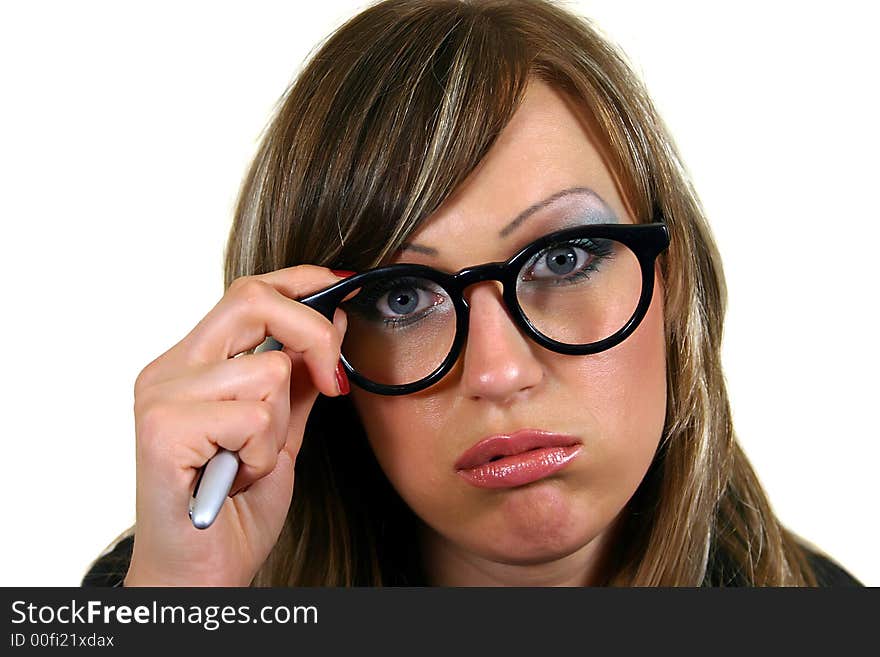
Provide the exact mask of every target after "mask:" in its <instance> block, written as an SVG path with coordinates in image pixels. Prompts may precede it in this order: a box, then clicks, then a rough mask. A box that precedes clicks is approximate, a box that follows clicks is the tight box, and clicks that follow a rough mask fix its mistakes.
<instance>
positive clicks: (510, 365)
mask: <svg viewBox="0 0 880 657" xmlns="http://www.w3.org/2000/svg"><path fill="white" fill-rule="evenodd" d="M464 295H465V299H466V300H467V302H468V306H469V307H470V319H469V322H468V335H467V342H466V344H465V347H464V355H463V359H462V361H463V362H462V372H461V385H462V387H463V391H464V394H466V395H467V396H468V397H470V398H471V399H475V400H476V399H485V400H491V401H494V402H496V403H509V402H511V401H513V400H514V399H515V398H516V397H518V396H522V395H523V394H527V391H529V390H531V389H532V388H534V387H535V386H537V385H538V384H539V383H540V382H541V380H542V379H543V377H544V367H543V365H542V363H541V362H540V361H539V360H538V359H537V358H536V356H535V352H536V350H538V349H540V346H538V345H537V344H535V343H534V342H533V341H532V340H531V339H529V338H528V337H527V336H526V335H524V334H523V333H522V332H521V331H520V329H519V328H518V327H517V325H516V324H515V323H514V320H513V318H512V317H511V316H510V314H509V313H508V310H507V307H506V306H505V304H504V299H503V297H502V292H501V284H500V283H498V282H496V281H486V282H482V283H476V284H474V285H472V286H471V287H469V288H468V289H467V290H465V292H464Z"/></svg>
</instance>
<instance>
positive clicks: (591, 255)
mask: <svg viewBox="0 0 880 657" xmlns="http://www.w3.org/2000/svg"><path fill="white" fill-rule="evenodd" d="M613 254H614V247H613V243H612V241H611V240H604V239H592V240H590V239H578V240H570V241H567V242H563V243H561V244H555V245H552V246H549V247H547V248H545V249H543V250H541V251H539V252H538V253H537V254H536V255H535V256H533V257H532V259H531V260H529V263H528V264H527V265H526V267H525V268H524V270H525V272H524V274H523V275H522V277H521V280H523V281H541V282H547V283H551V284H556V285H560V284H562V285H564V284H568V283H572V282H575V281H578V280H582V279H586V278H589V277H590V276H589V275H590V273H591V272H595V271H598V265H599V264H600V263H601V262H602V261H603V260H605V259H607V258H611V257H613Z"/></svg>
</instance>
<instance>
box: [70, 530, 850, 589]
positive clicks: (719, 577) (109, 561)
mask: <svg viewBox="0 0 880 657" xmlns="http://www.w3.org/2000/svg"><path fill="white" fill-rule="evenodd" d="M133 545H134V537H132V536H128V537H126V538H124V539H122V540H121V541H119V542H118V543H116V545H114V546H113V547H112V549H111V550H110V551H109V552H107V553H106V554H104V555H102V556H101V557H100V558H99V559H98V560H97V561H95V563H94V564H92V567H91V568H90V569H89V571H88V572H87V573H86V574H85V577H83V580H82V584H81V586H85V587H93V586H120V585H121V584H122V580H123V579H125V574H126V573H127V572H128V564H129V561H130V560H131V550H132V546H133ZM805 550H806V552H807V558H808V560H809V562H810V565H811V566H812V567H813V570H814V572H815V573H816V579H817V580H818V583H819V586H823V587H825V586H862V583H861V582H859V581H858V580H857V579H856V578H855V577H853V576H852V575H850V574H849V573H848V572H847V571H846V570H844V569H843V568H841V567H840V566H839V565H838V564H837V563H835V562H834V561H832V560H831V559H829V558H828V557H826V556H824V555H822V554H819V553H818V552H813V551H812V550H809V549H806V548H805ZM703 585H704V586H744V585H746V582H744V581H743V579H742V578H741V577H739V576H738V575H737V572H736V571H735V570H734V569H731V568H730V567H729V566H726V565H725V562H724V560H723V559H721V558H713V559H711V560H710V563H709V569H708V572H707V573H706V580H705V581H704V582H703Z"/></svg>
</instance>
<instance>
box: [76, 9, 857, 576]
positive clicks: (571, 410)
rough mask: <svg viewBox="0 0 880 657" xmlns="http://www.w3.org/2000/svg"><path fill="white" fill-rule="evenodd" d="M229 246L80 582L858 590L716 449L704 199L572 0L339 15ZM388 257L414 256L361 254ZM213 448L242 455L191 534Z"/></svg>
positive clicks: (723, 448)
mask: <svg viewBox="0 0 880 657" xmlns="http://www.w3.org/2000/svg"><path fill="white" fill-rule="evenodd" d="M597 224H598V225H600V226H601V227H596V225H597ZM608 225H611V227H610V228H609V227H608ZM585 226H586V228H584V227H585ZM559 231H570V232H566V233H564V236H565V239H562V238H560V237H559V236H560V235H562V234H563V233H560V232H559ZM572 231H573V232H572ZM547 235H552V236H553V237H552V238H549V239H548V240H547V241H545V242H542V241H541V239H542V238H544V237H545V236H547ZM226 259H227V261H226V287H227V293H226V295H225V296H224V297H223V299H222V300H221V301H220V302H219V303H218V304H217V306H215V308H214V309H212V310H211V312H209V313H208V315H207V316H206V317H205V318H204V319H203V320H202V321H201V322H200V323H199V324H198V325H197V326H196V327H195V328H194V329H193V330H192V331H191V332H190V333H189V334H188V335H187V336H186V337H185V338H184V339H183V340H181V342H180V343H178V344H177V345H175V346H174V347H172V348H171V349H170V350H169V351H168V352H166V353H165V354H163V355H161V356H160V357H159V358H157V359H156V360H155V361H153V362H152V363H150V364H149V365H148V366H147V367H146V368H145V369H144V370H143V371H142V372H141V374H140V376H139V377H138V381H137V383H136V385H135V400H136V403H135V415H136V427H137V458H138V464H137V467H138V482H137V523H136V525H135V527H133V528H131V529H130V530H128V531H127V532H126V534H125V536H126V538H125V539H124V540H122V541H119V542H117V543H116V546H115V549H114V550H113V551H112V552H110V554H108V555H105V556H104V557H102V558H101V559H99V560H98V562H97V563H95V564H93V567H92V568H91V570H90V573H89V574H88V575H87V576H86V579H85V580H84V583H85V584H95V583H104V584H111V585H112V584H120V583H122V581H123V578H124V582H125V585H126V586H138V585H157V584H159V585H218V586H230V585H240V586H246V585H255V586H265V585H272V586H308V585H397V584H404V585H421V584H430V585H529V586H545V585H575V586H580V585H597V584H608V585H687V586H694V585H700V584H705V585H816V584H845V583H854V580H852V578H851V577H850V576H849V575H848V574H847V573H845V572H844V571H842V570H841V569H840V568H839V567H838V566H836V565H835V564H834V563H833V562H831V561H830V560H829V559H827V558H825V557H822V556H821V555H818V554H817V553H816V552H815V551H814V550H811V549H809V548H808V547H806V546H805V544H804V543H803V542H802V541H800V540H799V539H797V538H796V537H795V536H794V535H793V534H792V533H791V532H789V531H788V530H787V529H785V528H784V527H782V526H781V524H780V523H779V521H778V520H777V519H776V518H775V516H774V515H773V513H772V511H771V509H770V506H769V504H768V502H767V499H766V497H765V495H764V492H763V490H762V488H761V486H760V484H759V482H758V481H757V480H756V478H755V475H754V472H753V471H752V469H751V467H750V466H749V464H748V462H747V460H746V458H745V456H744V455H743V453H742V451H741V449H740V447H739V445H738V444H737V442H736V440H735V436H734V432H733V427H732V425H731V419H730V410H729V404H728V399H727V394H726V391H725V386H724V379H723V376H722V372H721V369H720V346H721V344H720V341H721V334H722V330H721V329H722V323H723V318H724V304H725V287H724V279H723V273H722V269H721V264H720V261H719V257H718V252H717V250H716V248H715V245H714V243H713V240H712V237H711V234H710V231H709V228H708V225H707V223H706V220H705V218H704V216H703V213H702V210H701V208H700V206H699V202H698V200H697V197H696V194H695V192H694V191H693V189H692V188H691V186H690V184H689V181H688V180H687V177H686V175H685V173H684V167H683V165H682V164H681V162H680V159H679V157H678V155H677V152H676V150H675V147H674V145H673V143H672V140H671V138H670V137H669V136H668V134H667V133H666V130H665V128H664V126H663V124H662V122H661V120H660V119H659V117H658V116H657V115H656V112H655V111H654V109H653V107H652V104H651V102H650V100H649V99H648V97H647V95H646V92H645V90H644V89H643V87H642V86H641V84H640V83H639V81H638V80H637V79H636V78H635V76H634V75H633V74H632V72H631V71H630V70H629V69H628V68H627V66H626V64H625V63H624V61H623V59H622V58H621V57H620V55H619V54H618V53H617V52H616V51H615V50H614V48H613V47H611V46H610V45H609V44H608V43H607V42H606V41H605V40H603V39H602V38H601V37H600V36H599V35H598V34H597V33H596V32H595V31H594V30H593V29H592V28H591V27H590V26H589V24H587V23H585V22H584V21H582V20H581V19H578V18H577V17H575V16H573V15H571V14H569V13H567V12H565V11H564V10H562V9H560V8H558V7H555V6H553V5H551V4H546V3H543V2H535V1H530V2H523V1H516V2H514V1H497V2H478V3H462V2H458V1H422V2H402V1H391V2H382V3H380V4H377V5H374V6H373V7H371V8H369V9H367V10H366V11H364V12H363V13H361V14H360V15H358V16H356V17H355V18H353V19H352V20H351V21H349V22H348V23H347V24H346V25H344V26H343V27H341V28H340V29H339V30H338V31H337V32H336V33H335V34H334V35H333V36H332V37H331V38H330V39H329V40H328V41H327V42H326V44H325V45H324V46H323V48H322V49H321V50H320V51H319V52H318V53H317V54H316V55H315V56H314V58H313V59H312V61H311V62H310V64H309V65H308V66H307V67H306V69H305V70H304V71H303V73H302V74H301V75H300V77H299V79H298V80H297V81H296V83H295V84H294V85H292V86H291V88H290V89H289V90H288V92H287V93H286V95H285V97H284V99H283V102H282V103H281V105H280V106H279V109H278V111H277V114H276V116H275V117H274V118H273V120H272V122H271V124H270V127H269V129H268V130H267V132H266V134H265V136H264V138H263V141H262V144H261V148H260V150H259V152H258V154H257V156H256V158H255V161H254V163H253V165H252V167H251V169H250V171H249V173H248V175H247V177H246V180H245V183H244V185H243V188H242V190H241V194H240V198H239V203H238V206H237V210H236V216H235V222H234V225H233V229H232V233H231V235H230V240H229V244H228V249H227V253H226ZM404 263H409V264H418V265H423V266H427V267H430V268H431V270H430V272H429V271H428V270H425V269H418V268H410V269H407V270H406V275H405V276H404V275H403V274H401V270H399V269H397V270H392V271H394V272H396V273H397V274H400V275H396V277H391V278H388V277H387V276H386V275H384V274H382V273H381V272H380V273H378V274H376V273H374V272H373V271H372V270H373V269H375V268H377V267H380V266H385V265H392V264H404ZM487 263H505V264H508V265H510V266H509V267H507V268H504V269H501V268H498V267H495V266H490V267H483V268H482V269H479V272H482V273H484V274H487V275H486V277H485V278H481V277H480V276H479V275H477V274H474V273H473V270H474V268H475V267H479V266H481V265H486V264H487ZM330 268H332V269H330ZM367 271H370V274H369V275H368V276H367V277H366V278H364V277H361V278H357V277H354V278H351V280H350V281H349V283H350V286H351V287H345V283H343V284H342V286H341V287H334V286H335V285H336V284H337V283H339V282H340V281H345V279H346V278H348V277H349V276H350V275H351V274H353V273H354V272H358V273H361V274H363V273H364V272H367ZM432 272H436V273H432ZM455 273H459V274H461V275H460V276H458V277H457V278H455V279H452V278H450V277H449V275H450V274H455ZM327 288H331V289H332V290H339V291H340V293H339V294H336V295H335V297H334V298H333V300H332V303H331V304H330V305H329V306H326V307H323V308H318V310H316V309H315V308H314V307H307V306H306V305H305V304H304V303H296V302H293V301H291V299H304V298H305V297H308V296H310V295H313V294H315V293H317V292H319V291H321V290H325V289H327ZM459 288H460V289H459ZM459 292H460V295H461V296H460V297H457V296H456V294H458V293H459ZM328 294H330V295H331V296H332V295H333V292H332V291H331V292H330V293H328ZM325 297H326V295H325ZM319 310H321V311H322V312H323V313H324V314H322V312H319ZM331 319H332V322H331V321H330V320H331ZM270 335H271V336H274V337H275V338H277V339H278V340H279V341H280V343H281V344H282V345H283V349H282V350H281V351H267V352H262V353H253V349H254V348H255V347H256V346H257V345H259V344H260V343H261V342H263V340H264V339H265V338H266V337H267V336H270ZM584 345H587V346H586V347H584ZM243 352H248V353H244V355H241V356H239V357H238V358H232V357H233V356H236V355H237V354H242V353H243ZM340 356H342V357H343V358H344V361H345V365H343V364H341V362H340ZM349 378H351V383H349ZM218 446H220V447H224V448H227V449H230V450H232V451H237V452H238V453H239V457H240V458H241V461H242V465H241V467H240V469H239V472H238V475H237V477H236V480H235V482H234V483H233V488H232V498H231V499H230V500H227V502H226V503H225V505H224V507H223V509H222V510H221V512H220V515H219V516H218V517H217V520H216V521H215V522H214V524H213V525H212V526H211V527H210V528H209V529H207V530H205V531H198V530H195V529H193V526H192V523H191V522H190V520H189V518H187V517H186V515H185V514H183V513H182V512H181V510H182V509H183V508H184V507H185V506H186V505H187V502H188V500H189V497H190V494H191V491H192V490H193V488H194V486H195V483H196V478H197V474H198V470H199V468H201V466H203V465H204V463H205V462H206V461H207V460H208V459H209V458H210V457H211V456H213V455H214V454H215V453H216V451H217V449H218ZM294 466H295V468H294ZM294 474H295V477H294ZM294 478H295V485H294ZM132 538H133V541H132Z"/></svg>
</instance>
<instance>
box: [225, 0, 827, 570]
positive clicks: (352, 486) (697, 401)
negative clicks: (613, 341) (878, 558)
mask: <svg viewBox="0 0 880 657" xmlns="http://www.w3.org/2000/svg"><path fill="white" fill-rule="evenodd" d="M530 78H536V79H540V80H543V81H545V82H546V83H548V84H550V85H551V86H552V87H553V88H555V89H557V90H558V91H560V92H563V93H564V94H565V95H566V97H567V98H569V99H571V100H572V102H573V103H574V104H575V105H576V106H577V107H579V108H580V109H581V110H582V112H583V113H584V115H585V116H586V117H588V118H589V120H591V121H592V122H593V124H594V125H595V126H596V132H597V135H596V137H597V138H598V139H599V140H600V142H601V143H600V144H599V146H600V148H601V150H602V152H603V153H604V157H605V158H606V164H607V165H608V167H609V169H610V170H611V171H612V172H613V173H614V174H615V176H616V178H617V180H618V183H619V185H620V186H621V188H622V192H623V194H624V196H625V197H626V200H627V201H628V205H629V207H630V208H631V209H632V211H633V212H634V220H635V221H636V223H646V222H649V221H651V220H653V218H654V216H655V215H654V212H655V211H659V212H660V213H662V216H663V218H664V220H665V222H666V223H667V225H668V226H669V230H670V234H671V243H670V247H669V249H668V251H667V252H665V253H664V254H662V255H661V256H660V259H659V264H660V268H661V273H662V278H663V281H664V285H663V286H662V287H661V289H658V290H657V291H656V292H655V293H660V292H661V291H662V293H664V294H665V304H664V306H665V308H664V312H665V318H664V327H665V336H666V365H667V383H668V386H667V390H668V393H667V394H668V398H667V406H666V421H665V426H664V429H663V435H662V439H661V441H660V444H659V446H658V449H657V452H656V455H655V457H654V460H653V462H652V464H651V467H650V469H649V471H648V473H647V475H646V476H645V478H644V480H643V481H642V483H641V485H640V486H639V488H638V490H637V491H636V493H635V495H634V496H633V497H632V499H631V500H630V502H629V503H628V505H627V507H626V509H625V510H624V525H623V532H622V534H621V536H622V542H621V544H620V546H619V547H618V548H617V549H616V554H615V556H614V557H613V558H614V562H613V563H612V568H611V572H610V574H609V577H608V579H607V581H606V582H603V583H606V584H611V585H664V586H668V585H686V586H698V585H701V584H711V585H734V584H749V585H802V584H807V585H815V583H816V581H815V578H814V575H813V572H812V571H811V569H810V567H809V565H808V563H807V561H806V556H805V553H804V551H803V550H802V548H801V547H800V545H799V543H798V541H797V540H796V539H795V537H794V536H793V534H791V533H790V532H789V531H787V530H786V529H785V528H784V527H782V526H781V524H780V523H779V521H778V520H777V518H776V516H775V515H774V513H773V511H772V510H771V508H770V505H769V503H768V501H767V498H766V496H765V493H764V491H763V490H762V488H761V486H760V484H759V482H758V480H757V478H756V476H755V473H754V471H753V470H752V468H751V466H750V464H749V462H748V461H747V459H746V457H745V455H744V453H743V451H742V449H741V448H740V446H739V444H738V443H737V441H736V439H735V436H734V431H733V426H732V423H731V414H730V407H729V401H728V396H727V391H726V387H725V381H724V376H723V374H722V370H721V337H722V325H723V320H724V313H725V304H726V288H725V282H724V275H723V271H722V267H721V262H720V258H719V254H718V250H717V248H716V246H715V243H714V241H713V238H712V235H711V233H710V230H709V227H708V224H707V222H706V219H705V216H704V211H703V209H702V207H701V205H700V202H699V200H698V198H697V195H696V193H695V191H694V189H693V187H692V184H691V181H690V179H689V177H688V174H687V172H686V170H685V167H684V165H683V164H682V161H681V158H680V156H679V154H678V152H677V148H676V146H675V144H674V142H673V140H672V138H671V137H670V136H669V134H668V131H667V129H666V127H665V125H664V124H663V122H662V120H661V119H660V117H659V116H658V115H657V112H656V110H655V109H654V107H653V104H652V103H651V101H650V99H649V97H648V95H647V93H646V90H645V88H644V86H643V84H642V83H641V81H640V80H639V79H638V78H637V76H636V75H635V74H634V73H633V72H632V70H631V69H630V67H629V66H628V64H627V63H626V60H625V58H624V56H623V55H622V53H621V52H620V51H619V50H618V49H617V48H616V47H615V46H613V45H612V44H611V43H610V42H609V41H608V40H607V39H605V38H604V37H603V36H601V35H600V33H599V32H598V31H597V29H596V28H595V27H594V26H593V25H592V24H591V23H590V22H589V21H588V20H585V19H584V18H581V17H579V16H576V15H574V14H572V13H570V12H569V11H567V10H565V9H563V8H561V7H560V6H558V5H554V4H551V3H549V2H544V1H541V0H487V1H483V2H480V1H471V2H467V1H464V2H463V1H459V0H388V1H386V2H380V3H378V4H374V5H372V6H370V7H369V8H367V9H366V10H365V11H363V12H362V13H360V14H358V15H357V16H355V17H354V18H352V19H351V20H349V21H348V22H347V23H345V24H344V25H342V26H341V27H340V28H339V29H337V30H336V31H335V32H334V33H333V34H331V35H330V36H329V37H328V39H327V40H326V41H325V42H324V43H323V44H322V45H321V46H320V48H319V49H318V50H317V52H315V53H314V54H313V55H312V56H311V58H310V59H309V61H308V62H307V64H306V65H305V67H304V69H303V70H302V72H301V73H300V75H299V76H298V77H297V79H296V80H295V81H294V82H293V84H292V85H291V86H290V87H289V88H288V89H287V90H286V92H285V93H284V95H283V96H282V98H281V99H280V101H279V103H278V106H277V109H276V111H275V113H274V115H273V117H272V119H271V121H270V123H269V125H268V126H267V128H266V130H265V132H264V134H263V135H262V138H261V140H260V145H259V149H258V151H257V153H256V156H255V158H254V161H253V163H252V165H251V167H250V169H249V171H248V172H247V175H246V177H245V179H244V181H243V184H242V188H241V190H240V196H239V199H238V203H237V207H236V210H235V217H234V224H233V227H232V230H231V234H230V237H229V242H228V246H227V251H226V264H225V285H226V287H228V286H229V284H230V283H232V281H233V280H234V279H236V278H238V277H240V276H247V275H254V274H262V273H266V272H270V271H273V270H276V269H280V268H283V267H290V266H293V265H297V264H303V263H311V264H317V265H324V266H329V267H332V268H334V269H348V270H354V271H362V270H364V269H367V268H370V267H374V266H377V265H379V264H384V263H385V262H387V261H388V259H389V258H390V256H391V254H393V252H394V251H395V250H396V249H397V248H398V247H399V246H400V245H401V243H402V242H404V241H405V240H406V239H407V236H409V235H410V234H411V233H412V232H413V231H414V230H415V229H416V228H417V227H418V226H419V225H420V223H421V222H422V221H423V220H424V219H425V218H426V217H428V216H429V215H431V214H432V213H433V212H434V211H435V210H437V208H438V207H439V206H440V205H441V203H442V202H443V201H444V199H446V198H447V197H448V196H449V195H450V194H451V193H452V192H453V190H455V189H456V187H457V186H458V185H460V184H461V183H462V182H463V181H464V180H465V178H467V176H468V175H469V174H470V173H471V172H472V171H473V170H474V168H475V167H476V166H477V164H478V163H479V162H480V161H481V160H482V159H483V157H484V156H485V155H486V154H487V152H488V151H489V149H490V148H491V146H492V145H493V143H494V141H495V139H496V137H497V136H498V135H499V133H500V132H501V131H502V130H503V128H504V127H505V125H506V124H507V123H508V121H509V120H510V118H511V116H512V115H513V113H514V112H515V111H516V109H517V107H518V105H519V103H520V101H521V100H522V98H523V94H524V91H525V88H526V86H527V83H528V81H529V79H530ZM417 527H418V523H417V519H416V518H415V516H414V514H413V512H412V511H411V510H410V509H409V508H408V507H407V505H406V504H405V503H404V502H403V501H402V500H401V498H400V497H399V496H398V495H397V493H396V492H395V491H394V489H393V488H392V487H391V485H390V484H389V482H388V481H387V479H386V478H385V476H384V474H383V473H382V471H381V469H380V468H379V466H378V464H377V462H376V460H375V457H374V456H373V454H372V451H371V449H370V447H369V443H368V441H367V439H366V436H365V434H364V429H363V427H362V425H361V422H360V421H359V419H358V416H357V414H356V412H355V410H354V407H353V405H352V403H351V401H350V400H349V399H348V398H347V397H338V398H326V397H323V396H319V397H318V400H317V402H316V404H315V407H314V409H313V411H312V413H311V415H310V417H309V420H308V423H307V426H306V433H305V438H304V440H303V445H302V448H301V451H300V453H299V457H298V459H297V462H296V485H295V490H294V494H293V501H292V504H291V507H290V511H289V513H288V516H287V519H286V523H285V526H284V529H283V531H282V534H281V536H280V538H279V540H278V542H277V544H276V545H275V547H274V549H273V551H272V552H271V554H270V556H269V558H268V560H267V561H266V563H265V564H264V565H263V567H262V568H261V570H260V571H259V572H258V574H257V576H256V578H255V579H254V582H253V585H254V586H309V585H323V586H348V585H401V584H402V585H419V584H424V583H426V582H425V581H424V573H423V570H422V568H421V562H420V557H419V553H418V541H417V535H416V531H417Z"/></svg>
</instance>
